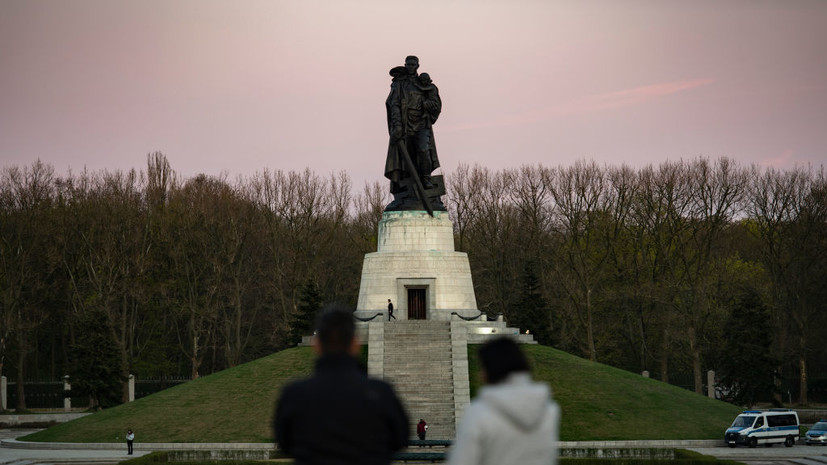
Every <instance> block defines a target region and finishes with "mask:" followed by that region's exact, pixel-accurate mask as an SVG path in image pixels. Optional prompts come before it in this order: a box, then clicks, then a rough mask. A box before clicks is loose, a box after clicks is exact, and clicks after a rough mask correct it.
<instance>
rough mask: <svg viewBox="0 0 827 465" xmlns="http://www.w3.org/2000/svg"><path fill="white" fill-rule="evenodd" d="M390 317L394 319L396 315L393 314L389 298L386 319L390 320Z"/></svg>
mask: <svg viewBox="0 0 827 465" xmlns="http://www.w3.org/2000/svg"><path fill="white" fill-rule="evenodd" d="M391 318H393V319H394V320H395V319H396V317H395V316H393V302H391V299H388V321H391Z"/></svg>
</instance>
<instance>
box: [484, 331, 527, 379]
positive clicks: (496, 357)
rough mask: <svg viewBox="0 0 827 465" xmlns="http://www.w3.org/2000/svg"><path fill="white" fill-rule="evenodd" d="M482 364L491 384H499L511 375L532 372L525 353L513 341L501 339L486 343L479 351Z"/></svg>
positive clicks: (505, 338)
mask: <svg viewBox="0 0 827 465" xmlns="http://www.w3.org/2000/svg"><path fill="white" fill-rule="evenodd" d="M479 355H480V362H481V363H482V368H483V369H484V370H485V375H486V378H487V379H488V382H489V383H490V384H497V383H499V382H500V381H502V380H504V379H506V378H508V375H510V374H511V373H518V372H526V373H530V372H531V367H530V366H529V364H528V360H527V359H526V358H525V355H523V351H521V350H520V347H519V346H518V345H517V343H516V342H514V341H513V340H512V339H510V338H507V337H500V338H497V339H494V340H493V341H489V342H486V343H485V344H484V345H483V346H482V347H481V348H480V350H479Z"/></svg>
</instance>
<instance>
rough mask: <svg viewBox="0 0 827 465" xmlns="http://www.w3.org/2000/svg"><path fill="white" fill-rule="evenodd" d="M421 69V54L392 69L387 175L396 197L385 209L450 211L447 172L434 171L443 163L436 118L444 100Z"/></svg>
mask: <svg viewBox="0 0 827 465" xmlns="http://www.w3.org/2000/svg"><path fill="white" fill-rule="evenodd" d="M418 69H419V58H417V57H415V56H408V57H407V58H405V66H397V67H395V68H393V69H391V70H390V75H391V77H393V81H392V82H391V91H390V94H389V95H388V99H387V100H386V101H385V107H386V109H387V113H388V133H389V134H390V142H389V143H388V156H387V160H386V161H385V177H386V178H388V179H390V181H391V193H392V194H393V195H394V200H393V202H391V203H390V204H389V205H388V206H387V207H386V208H385V211H396V210H426V211H428V213H431V214H432V213H433V210H438V211H445V206H444V205H443V204H442V201H441V200H440V196H441V195H443V194H444V193H445V187H444V186H443V185H442V176H432V175H431V173H432V172H433V171H434V170H435V169H437V168H438V167H439V158H438V157H437V153H436V143H435V142H434V131H433V124H434V123H435V122H436V120H437V118H438V117H439V114H440V112H441V111H442V100H441V99H440V98H439V89H437V87H436V86H435V85H434V84H433V82H432V81H431V78H430V76H429V75H428V73H422V74H418V73H417V70H418Z"/></svg>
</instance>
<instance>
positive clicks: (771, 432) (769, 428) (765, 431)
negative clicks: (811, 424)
mask: <svg viewBox="0 0 827 465" xmlns="http://www.w3.org/2000/svg"><path fill="white" fill-rule="evenodd" d="M798 436H799V429H798V413H796V411H795V410H792V409H775V408H774V409H769V410H744V413H742V414H740V415H738V416H737V417H736V418H735V421H734V422H732V426H730V427H729V428H728V429H727V430H726V433H725V434H724V441H726V443H727V445H728V446H729V447H735V446H736V445H737V444H744V445H747V446H749V447H755V446H757V445H758V444H764V445H766V446H767V447H772V445H773V444H776V443H777V444H781V443H783V444H784V445H785V446H787V447H792V446H793V444H795V441H796V440H798Z"/></svg>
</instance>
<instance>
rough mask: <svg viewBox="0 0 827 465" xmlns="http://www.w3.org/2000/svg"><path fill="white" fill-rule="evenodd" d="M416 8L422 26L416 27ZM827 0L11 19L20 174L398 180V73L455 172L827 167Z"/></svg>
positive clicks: (32, 13)
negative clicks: (413, 68)
mask: <svg viewBox="0 0 827 465" xmlns="http://www.w3.org/2000/svg"><path fill="white" fill-rule="evenodd" d="M414 5H416V7H417V9H414V8H413V7H414ZM825 24H827V2H825V1H822V0H807V1H805V0H785V1H761V0H714V1H713V0H710V1H703V0H700V1H698V0H693V1H668V0H648V1H643V0H626V1H615V0H604V1H597V0H595V1H589V0H562V1H561V0H558V1H553V0H536V1H531V0H524V1H505V0H503V1H490V0H468V1H464V0H452V1H448V0H438V1H437V0H434V1H430V0H419V1H417V2H396V1H387V0H358V1H350V0H348V1H344V0H329V1H322V0H295V1H274V0H262V1H235V0H234V1H230V0H221V1H218V0H214V1H209V0H176V1H166V0H163V1H160V0H155V1H146V0H141V1H139V0H128V1H127V0H98V1H91V0H72V1H41V0H0V166H8V165H28V164H30V163H31V162H33V161H34V160H36V159H38V158H39V159H41V160H43V161H45V162H47V163H50V164H52V165H54V166H55V168H56V169H57V170H58V172H60V173H64V172H66V171H67V170H69V169H72V170H73V171H79V170H81V169H83V167H84V166H85V167H88V168H89V169H92V170H99V169H109V170H115V169H129V168H132V167H137V168H139V169H143V168H144V167H145V162H146V154H147V153H149V152H152V151H162V152H163V153H165V154H166V155H167V157H168V158H169V160H170V162H171V163H172V167H173V168H174V169H175V170H176V171H178V172H180V173H181V174H183V175H185V176H192V175H194V174H197V173H207V174H219V173H222V172H226V173H228V174H229V175H230V177H234V176H236V175H239V174H242V175H249V174H253V173H255V172H256V171H260V170H263V169H264V168H268V169H271V170H278V169H281V170H302V169H304V168H305V167H310V168H312V169H313V170H315V171H316V172H317V173H319V174H322V175H326V174H328V173H330V172H336V171H340V170H346V171H347V172H348V173H349V174H350V175H351V177H352V178H353V180H354V183H355V184H356V186H357V187H358V186H360V185H361V184H362V183H363V182H365V181H375V180H383V179H384V178H382V170H383V167H384V157H385V151H386V148H387V129H386V127H385V109H384V100H385V97H386V96H387V91H388V86H389V84H390V77H389V76H388V70H389V69H390V68H391V67H393V66H397V65H401V64H402V63H403V61H404V58H405V56H406V55H409V54H415V55H418V56H419V57H420V62H421V68H420V71H425V72H428V73H430V75H431V77H432V78H433V79H434V82H435V83H436V84H437V85H438V86H439V88H440V94H441V96H442V98H443V103H444V109H443V113H442V116H441V117H440V120H439V121H438V122H437V124H436V127H435V129H436V140H437V147H438V150H439V153H440V159H441V161H442V163H443V166H444V169H445V170H446V171H447V172H448V173H450V171H451V170H452V169H453V168H454V167H456V165H457V164H458V163H460V162H464V163H469V164H474V163H479V164H483V165H487V166H490V167H491V168H493V169H501V168H505V167H518V166H520V165H523V164H536V163H543V164H545V165H549V166H556V165H558V164H563V165H568V164H571V163H573V162H574V161H576V160H578V159H594V160H596V161H598V162H600V163H609V164H620V163H628V164H631V165H633V166H642V165H646V164H649V163H652V164H657V163H660V162H662V161H664V160H667V159H671V160H677V159H680V158H693V157H696V156H699V155H703V156H708V157H713V158H714V157H720V156H728V157H731V158H734V159H736V160H737V161H739V162H741V163H744V164H750V163H758V164H764V165H774V166H778V167H782V168H786V167H792V166H794V165H795V164H806V163H812V164H814V165H822V164H825V162H827V129H825V128H826V127H827V48H826V47H827V27H825Z"/></svg>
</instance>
